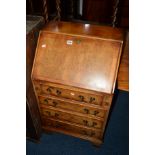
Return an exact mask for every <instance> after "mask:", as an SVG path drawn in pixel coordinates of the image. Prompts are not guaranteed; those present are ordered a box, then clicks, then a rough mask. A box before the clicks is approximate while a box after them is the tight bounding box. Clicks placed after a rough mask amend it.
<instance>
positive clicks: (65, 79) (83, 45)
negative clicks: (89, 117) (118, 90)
mask: <svg viewBox="0 0 155 155" xmlns="http://www.w3.org/2000/svg"><path fill="white" fill-rule="evenodd" d="M68 40H69V41H72V42H73V44H72V45H68V44H67V43H66V42H67V41H68ZM78 41H80V43H78ZM44 45H45V46H46V45H47V47H45V48H44V47H42V46H44ZM60 45H61V48H59V47H60ZM62 49H63V50H62ZM120 51H121V43H119V42H114V41H106V40H102V39H94V38H86V37H76V36H71V35H64V34H63V35H62V34H52V35H51V33H47V32H42V33H40V39H39V42H38V49H37V54H36V57H35V65H34V68H33V79H35V77H37V78H39V79H41V80H45V81H50V82H53V83H60V84H61V83H63V84H65V85H70V86H74V87H80V88H83V89H90V90H95V91H100V92H105V93H110V94H112V93H113V91H114V85H115V82H114V81H115V78H116V76H117V74H116V72H114V71H116V70H117V67H118V62H119V58H120V54H121V52H120ZM96 53H97V54H96ZM75 71H76V74H75Z"/></svg>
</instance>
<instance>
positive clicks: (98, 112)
mask: <svg viewBox="0 0 155 155" xmlns="http://www.w3.org/2000/svg"><path fill="white" fill-rule="evenodd" d="M38 98H39V102H40V104H44V105H49V106H53V107H56V108H61V109H65V110H70V111H75V112H79V113H83V114H87V115H88V116H89V115H91V116H97V117H104V115H105V111H104V110H103V108H95V107H91V106H88V104H87V103H79V102H76V101H68V100H67V99H60V98H57V97H45V96H38ZM86 104H87V105H86Z"/></svg>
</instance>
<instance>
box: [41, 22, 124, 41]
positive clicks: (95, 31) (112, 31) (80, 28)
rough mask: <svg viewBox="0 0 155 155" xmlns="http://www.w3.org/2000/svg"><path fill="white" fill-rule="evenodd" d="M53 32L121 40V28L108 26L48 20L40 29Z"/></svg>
mask: <svg viewBox="0 0 155 155" xmlns="http://www.w3.org/2000/svg"><path fill="white" fill-rule="evenodd" d="M42 30H43V31H49V32H54V33H66V34H76V35H86V36H94V37H99V38H105V39H112V40H117V41H120V42H122V41H123V37H124V35H123V30H122V29H118V28H113V27H110V26H101V25H91V24H82V23H73V22H49V23H48V24H46V26H45V27H44V28H43V29H42Z"/></svg>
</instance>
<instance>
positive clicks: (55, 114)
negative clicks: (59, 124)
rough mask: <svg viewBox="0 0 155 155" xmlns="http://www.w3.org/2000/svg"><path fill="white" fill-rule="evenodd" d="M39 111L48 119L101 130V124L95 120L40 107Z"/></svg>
mask: <svg viewBox="0 0 155 155" xmlns="http://www.w3.org/2000/svg"><path fill="white" fill-rule="evenodd" d="M40 110H41V114H42V115H43V116H46V117H48V118H54V119H58V120H64V121H68V122H72V123H76V124H81V125H83V126H87V127H92V128H99V129H101V128H102V124H103V122H102V121H99V120H97V119H92V118H88V117H84V116H78V115H74V114H71V113H68V112H67V113H66V112H64V111H63V112H62V111H58V110H54V109H49V108H45V107H44V108H42V107H41V109H40Z"/></svg>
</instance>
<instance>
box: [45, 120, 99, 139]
mask: <svg viewBox="0 0 155 155" xmlns="http://www.w3.org/2000/svg"><path fill="white" fill-rule="evenodd" d="M42 124H43V126H45V127H48V128H55V129H61V130H65V131H70V132H72V133H78V134H81V135H85V136H88V137H94V138H98V139H100V138H101V132H100V131H96V130H92V129H88V128H85V127H82V126H77V125H76V126H75V125H72V124H69V123H65V122H62V121H61V122H60V121H56V120H50V119H45V118H44V119H42Z"/></svg>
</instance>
